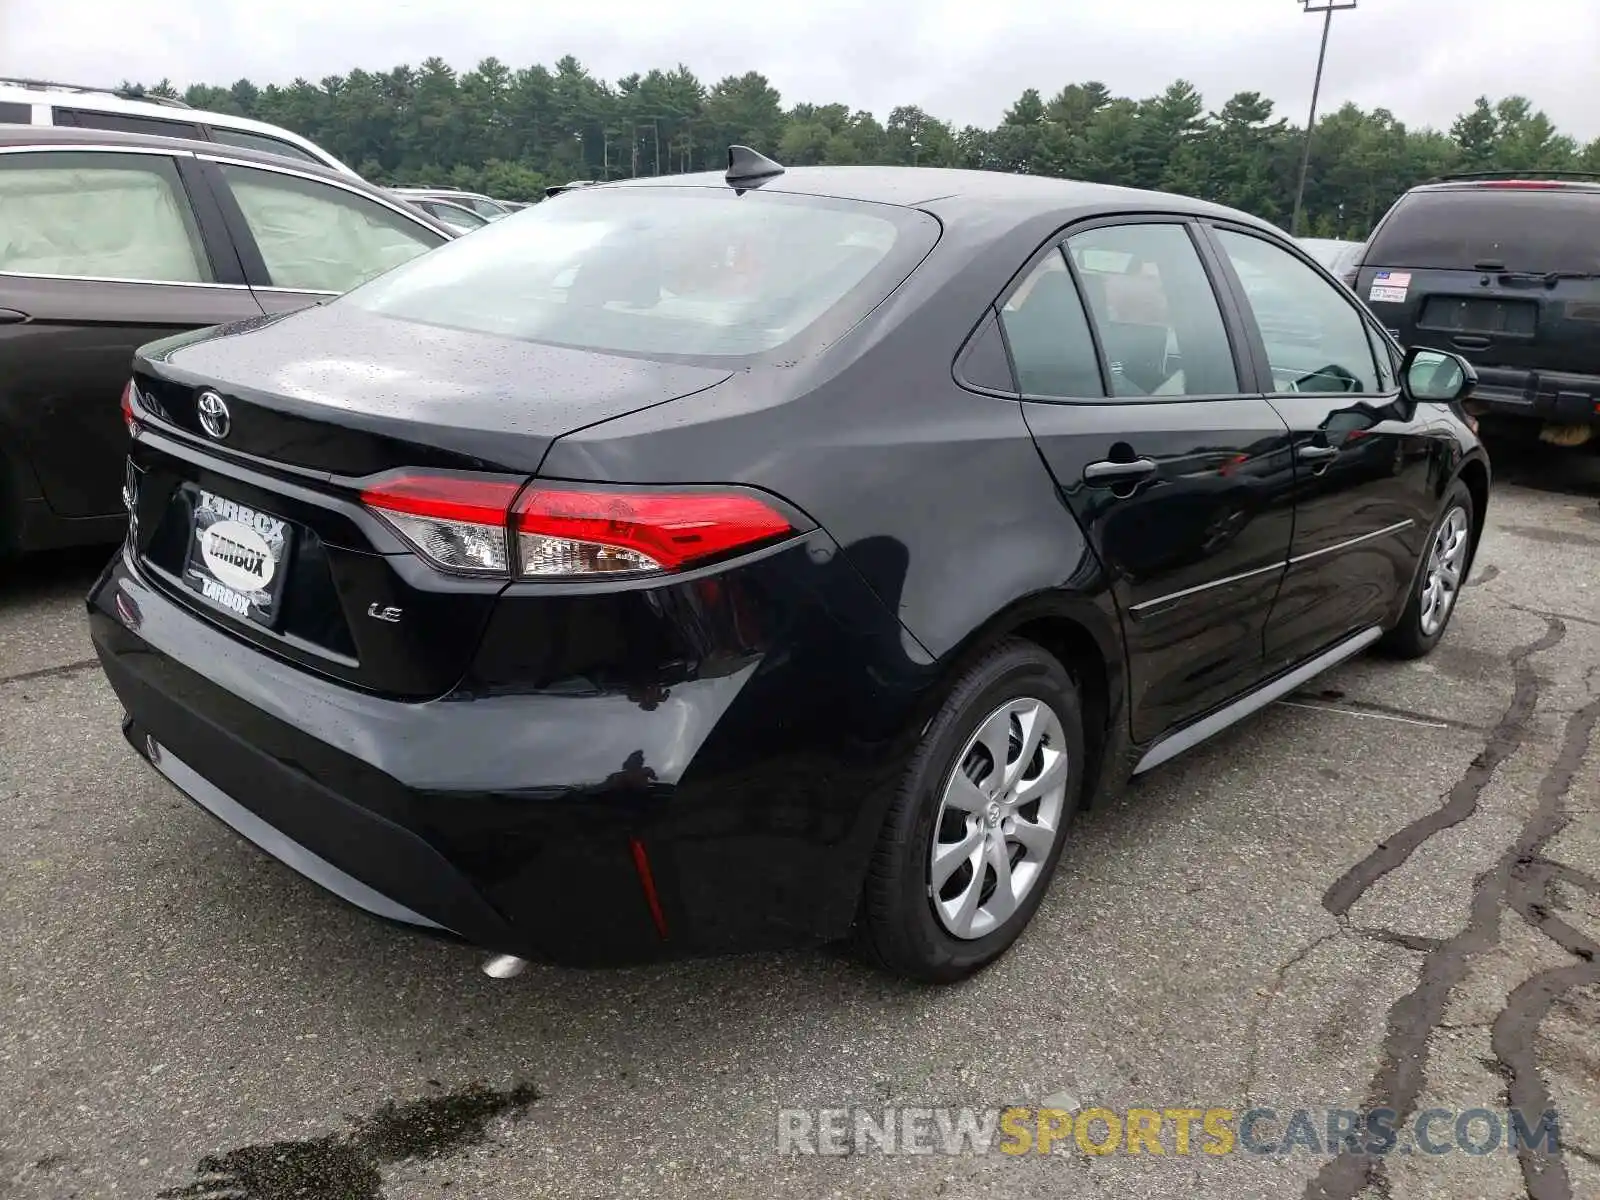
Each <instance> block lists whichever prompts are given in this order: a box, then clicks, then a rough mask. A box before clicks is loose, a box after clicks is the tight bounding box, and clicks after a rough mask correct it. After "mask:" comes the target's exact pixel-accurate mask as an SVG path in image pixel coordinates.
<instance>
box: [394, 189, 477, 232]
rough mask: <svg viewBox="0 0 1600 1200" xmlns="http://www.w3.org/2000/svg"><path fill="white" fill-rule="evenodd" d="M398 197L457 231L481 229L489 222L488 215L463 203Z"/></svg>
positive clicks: (410, 196)
mask: <svg viewBox="0 0 1600 1200" xmlns="http://www.w3.org/2000/svg"><path fill="white" fill-rule="evenodd" d="M400 198H401V199H402V200H404V201H406V202H407V203H408V204H410V205H412V206H413V207H415V208H420V209H421V210H422V211H423V212H425V213H427V214H428V215H429V216H430V217H433V218H434V219H435V220H438V221H443V222H444V223H445V224H446V225H448V226H450V228H452V229H454V230H455V231H456V232H457V233H471V232H472V231H473V230H474V229H482V228H483V227H484V226H485V225H487V224H488V223H489V218H488V217H481V216H479V215H478V214H477V213H475V212H473V211H472V209H470V208H468V207H467V206H466V205H464V204H457V203H455V202H454V201H452V200H436V199H434V198H433V197H431V196H417V195H401V196H400Z"/></svg>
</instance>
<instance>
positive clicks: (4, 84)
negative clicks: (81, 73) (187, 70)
mask: <svg viewBox="0 0 1600 1200" xmlns="http://www.w3.org/2000/svg"><path fill="white" fill-rule="evenodd" d="M7 124H10V125H50V126H61V127H65V128H68V129H107V130H113V131H116V132H119V133H147V134H154V135H156V136H158V137H173V138H185V139H188V140H191V141H204V142H218V143H220V144H222V145H224V146H233V147H235V148H237V149H241V150H260V151H262V152H264V153H267V154H276V155H279V156H281V157H283V158H289V159H295V160H297V161H299V162H305V163H313V164H315V165H317V166H321V167H328V168H330V169H332V170H335V171H338V172H339V173H340V174H341V175H350V176H355V177H357V178H359V176H356V173H355V172H354V171H352V170H351V169H350V168H349V167H347V166H345V165H344V163H342V162H340V161H339V160H338V159H337V158H335V157H334V156H333V155H331V154H329V153H328V152H327V151H326V150H324V149H323V148H322V147H321V146H319V145H317V144H316V143H315V142H313V141H311V140H309V139H308V138H303V137H301V136H300V135H299V134H297V133H291V132H290V131H289V130H287V129H280V128H278V126H276V125H269V124H267V123H266V122H265V121H252V120H250V119H249V118H247V117H236V116H233V115H232V114H230V113H218V112H201V111H199V110H198V109H194V108H190V107H189V105H187V104H185V103H184V102H183V101H182V100H174V99H170V98H167V97H163V96H146V97H144V98H142V99H139V100H130V99H128V98H127V97H125V96H121V95H118V94H117V92H115V91H114V90H113V89H111V88H96V87H85V86H81V85H78V84H71V83H52V82H50V81H48V80H42V79H5V78H0V125H7Z"/></svg>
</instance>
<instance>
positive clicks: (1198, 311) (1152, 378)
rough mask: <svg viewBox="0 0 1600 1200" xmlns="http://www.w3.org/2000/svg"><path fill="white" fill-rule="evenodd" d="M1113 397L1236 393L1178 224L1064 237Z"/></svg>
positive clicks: (1200, 276)
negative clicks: (1106, 369) (1103, 359)
mask: <svg viewBox="0 0 1600 1200" xmlns="http://www.w3.org/2000/svg"><path fill="white" fill-rule="evenodd" d="M1067 251H1068V253H1070V254H1071V255H1072V261H1073V265H1074V266H1076V267H1077V269H1078V278H1079V279H1080V280H1082V281H1083V290H1084V297H1085V299H1087V300H1088V303H1089V312H1090V315H1091V317H1092V318H1093V320H1094V324H1095V329H1096V330H1097V331H1098V333H1099V335H1100V345H1101V348H1102V349H1103V350H1104V352H1105V357H1106V364H1107V366H1108V368H1109V370H1110V374H1111V391H1112V394H1113V395H1116V396H1224V395H1232V394H1237V393H1238V391H1239V378H1238V372H1237V370H1236V369H1235V367H1234V362H1233V348H1232V346H1231V345H1230V344H1229V342H1228V333H1227V328H1226V326H1224V324H1223V321H1222V310H1221V309H1220V308H1219V307H1218V305H1217V297H1216V294H1215V293H1214V292H1213V291H1212V290H1211V281H1210V280H1209V279H1208V278H1207V277H1206V272H1205V267H1204V266H1203V265H1202V264H1201V262H1200V255H1199V252H1198V251H1197V250H1196V249H1195V247H1194V242H1193V241H1191V240H1190V238H1189V232H1188V230H1187V229H1185V228H1184V227H1183V226H1182V225H1169V224H1159V223H1150V224H1134V225H1107V226H1102V227H1100V228H1098V229H1090V230H1086V231H1085V232H1083V233H1079V234H1075V235H1073V236H1072V237H1071V238H1068V239H1067Z"/></svg>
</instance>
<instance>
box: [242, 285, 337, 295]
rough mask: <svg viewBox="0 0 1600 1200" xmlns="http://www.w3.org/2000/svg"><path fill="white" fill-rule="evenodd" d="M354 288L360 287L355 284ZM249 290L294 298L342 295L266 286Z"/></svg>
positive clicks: (311, 289) (308, 289)
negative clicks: (292, 296)
mask: <svg viewBox="0 0 1600 1200" xmlns="http://www.w3.org/2000/svg"><path fill="white" fill-rule="evenodd" d="M356 286H357V287H360V286H361V285H360V284H357V285H356ZM250 290H251V291H255V292H282V293H287V294H289V295H294V296H342V295H344V293H343V292H330V291H325V290H324V289H322V288H291V287H269V286H268V285H266V284H262V285H261V286H260V287H255V288H251V289H250Z"/></svg>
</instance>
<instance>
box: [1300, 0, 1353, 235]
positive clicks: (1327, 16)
mask: <svg viewBox="0 0 1600 1200" xmlns="http://www.w3.org/2000/svg"><path fill="white" fill-rule="evenodd" d="M1355 6H1356V0H1300V7H1301V8H1302V9H1304V10H1305V11H1306V12H1308V13H1321V14H1322V48H1321V49H1320V50H1318V51H1317V77H1316V79H1315V80H1313V81H1312V84H1311V115H1310V116H1309V117H1307V118H1306V144H1305V150H1304V151H1303V152H1302V154H1301V156H1300V185H1299V186H1298V187H1297V188H1295V192H1294V216H1293V217H1292V218H1290V221H1289V236H1290V237H1298V236H1299V235H1300V216H1301V213H1302V211H1303V210H1304V208H1305V202H1306V173H1307V172H1308V171H1310V169H1311V133H1312V130H1314V129H1315V128H1316V127H1317V95H1318V93H1319V92H1321V91H1322V64H1323V63H1324V62H1325V61H1326V60H1327V57H1328V33H1329V32H1330V31H1331V30H1332V29H1333V14H1334V13H1336V12H1340V11H1342V10H1344V9H1347V8H1354V7H1355Z"/></svg>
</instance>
